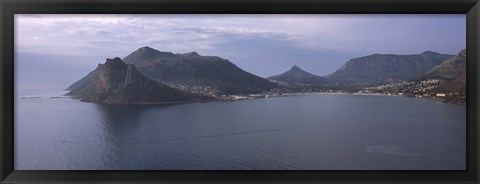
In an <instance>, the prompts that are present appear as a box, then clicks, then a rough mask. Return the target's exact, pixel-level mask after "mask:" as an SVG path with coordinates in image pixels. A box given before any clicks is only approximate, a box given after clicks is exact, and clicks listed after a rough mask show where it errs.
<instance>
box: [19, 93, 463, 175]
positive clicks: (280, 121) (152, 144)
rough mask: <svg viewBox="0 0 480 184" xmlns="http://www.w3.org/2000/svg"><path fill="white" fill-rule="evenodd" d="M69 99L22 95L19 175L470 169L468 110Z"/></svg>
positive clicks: (342, 101) (422, 105) (366, 102)
mask: <svg viewBox="0 0 480 184" xmlns="http://www.w3.org/2000/svg"><path fill="white" fill-rule="evenodd" d="M64 93H66V91H62V90H51V91H45V90H43V91H42V90H33V89H30V90H21V91H20V93H17V94H18V95H17V96H16V99H15V169H16V170H84V169H86V170H137V169H138V170H166V169H168V170H171V169H174V170H209V169H213V170H218V169H220V170H404V169H405V170H464V169H465V167H466V106H465V105H455V104H445V103H441V102H438V101H434V100H426V99H418V98H407V97H400V96H374V95H349V94H307V95H294V96H283V97H273V98H266V99H255V100H243V101H222V102H208V103H186V104H169V105H103V104H95V103H87V102H82V101H79V100H75V99H71V98H69V97H63V96H62V94H64ZM51 97H54V98H51ZM57 97H60V98H57Z"/></svg>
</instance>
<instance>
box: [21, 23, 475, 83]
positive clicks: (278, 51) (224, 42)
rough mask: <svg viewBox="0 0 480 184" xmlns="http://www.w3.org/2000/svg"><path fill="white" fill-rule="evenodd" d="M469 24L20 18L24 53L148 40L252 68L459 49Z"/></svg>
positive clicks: (116, 51) (92, 49) (119, 46)
mask: <svg viewBox="0 0 480 184" xmlns="http://www.w3.org/2000/svg"><path fill="white" fill-rule="evenodd" d="M465 25H466V24H465V15H16V16H15V30H16V33H15V36H16V38H15V44H16V51H19V52H29V53H49V54H52V55H55V54H62V55H92V56H101V57H104V56H105V57H116V56H118V57H123V56H126V55H127V54H129V53H130V52H132V51H134V50H136V49H138V48H139V47H142V46H146V45H148V46H151V47H154V48H157V49H159V50H162V51H170V52H175V53H183V52H191V51H197V52H199V53H201V54H205V55H218V56H222V57H225V58H227V59H230V60H232V61H234V62H235V63H236V64H238V65H239V66H241V67H246V68H245V69H247V70H250V69H251V70H255V69H254V66H255V65H257V66H258V62H260V61H262V62H264V63H269V64H272V65H273V64H275V65H278V67H279V68H283V67H288V66H287V65H291V64H294V63H295V62H300V63H305V65H306V66H311V67H317V68H319V69H318V73H325V72H327V69H328V70H331V68H332V66H337V65H341V64H343V63H344V62H345V61H346V60H348V57H351V56H362V55H368V54H372V53H398V54H413V53H420V52H423V51H425V50H433V51H437V52H443V53H450V54H454V53H456V52H457V51H458V50H460V49H462V48H464V47H466V46H465V37H466V36H465V35H466V28H465ZM259 58H262V59H259ZM273 58H274V59H273ZM259 60H260V61H259ZM320 60H321V61H320ZM255 62H257V63H255ZM315 62H316V63H315ZM308 63H315V64H308ZM319 63H320V64H319ZM327 65H328V66H327ZM265 68H268V67H265ZM323 68H325V69H323ZM276 70H278V68H277V69H276ZM260 72H262V71H258V73H260ZM269 73H273V69H272V71H270V72H264V74H265V75H267V74H269ZM314 73H315V72H314Z"/></svg>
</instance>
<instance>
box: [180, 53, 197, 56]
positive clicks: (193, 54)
mask: <svg viewBox="0 0 480 184" xmlns="http://www.w3.org/2000/svg"><path fill="white" fill-rule="evenodd" d="M183 55H184V56H200V54H198V53H197V52H189V53H185V54H183Z"/></svg>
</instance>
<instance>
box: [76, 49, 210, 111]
mask: <svg viewBox="0 0 480 184" xmlns="http://www.w3.org/2000/svg"><path fill="white" fill-rule="evenodd" d="M67 89H68V90H70V92H69V93H67V95H69V96H72V97H74V98H78V99H81V100H84V101H89V102H98V103H107V104H135V103H161V102H179V101H191V100H199V99H202V98H203V97H201V96H198V95H192V94H188V93H185V92H182V91H179V90H176V89H173V88H171V87H169V86H166V85H163V84H160V83H158V82H155V81H153V80H151V79H148V78H146V77H144V76H143V75H142V74H141V73H140V72H139V71H138V70H137V69H136V68H135V66H133V65H131V64H128V65H127V64H125V63H124V62H122V60H121V59H120V58H114V59H107V61H106V62H105V64H99V65H98V66H97V68H96V69H95V70H94V71H92V72H90V73H89V74H88V75H87V76H85V77H84V78H82V79H81V80H79V81H77V82H75V83H74V84H72V85H71V86H70V87H68V88H67Z"/></svg>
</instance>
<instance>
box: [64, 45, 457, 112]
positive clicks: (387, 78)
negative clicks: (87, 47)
mask: <svg viewBox="0 0 480 184" xmlns="http://www.w3.org/2000/svg"><path fill="white" fill-rule="evenodd" d="M465 57H466V53H465V51H462V52H460V53H459V54H458V55H456V56H453V55H448V54H439V53H435V52H431V51H426V52H423V53H421V54H414V55H395V54H373V55H368V56H364V57H358V58H353V59H350V60H349V61H347V62H346V63H345V64H344V65H343V66H342V67H341V68H340V69H338V70H337V71H335V72H334V73H332V74H330V75H327V76H317V75H314V74H311V73H309V72H306V71H305V70H303V69H301V68H300V67H298V66H296V65H294V66H293V67H291V68H290V70H288V71H286V72H284V73H281V74H279V75H274V76H271V77H268V78H266V79H265V78H262V77H259V76H256V75H254V74H251V73H248V72H246V71H244V70H242V69H241V68H239V67H237V66H236V65H235V64H233V63H232V62H230V61H229V60H227V59H223V58H220V57H217V56H202V55H200V54H198V53H196V52H190V53H185V54H174V53H171V52H161V51H158V50H156V49H153V48H150V47H142V48H140V49H138V50H136V51H134V52H133V53H131V54H129V55H128V56H126V57H125V58H123V60H122V59H120V58H114V59H107V61H106V62H105V63H104V64H99V65H98V66H97V68H96V69H95V70H93V71H92V72H90V73H89V74H88V75H87V76H85V77H84V78H82V79H81V80H79V81H77V82H75V83H74V84H72V85H71V86H69V87H68V90H70V92H69V93H68V94H67V95H70V96H73V97H74V98H79V99H81V100H84V101H89V102H98V103H108V104H117V103H164V102H181V101H200V100H213V99H225V98H226V99H228V98H230V97H229V96H238V95H246V96H248V95H252V94H271V93H274V94H281V93H290V92H302V93H303V92H315V91H322V90H338V89H340V90H342V89H350V88H358V87H359V86H360V87H361V86H373V85H375V84H378V83H387V82H391V81H405V80H411V81H414V80H418V81H421V80H428V79H438V80H443V81H446V82H445V85H444V86H440V87H438V88H436V89H435V90H436V91H435V92H439V91H440V92H445V91H446V92H448V91H455V92H457V91H458V92H462V89H464V87H465V80H466V78H465V71H466V70H465V66H466V61H465ZM352 86H353V87H352ZM360 89H361V88H360ZM463 92H464V90H463Z"/></svg>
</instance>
